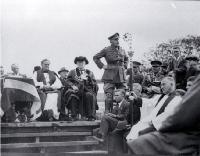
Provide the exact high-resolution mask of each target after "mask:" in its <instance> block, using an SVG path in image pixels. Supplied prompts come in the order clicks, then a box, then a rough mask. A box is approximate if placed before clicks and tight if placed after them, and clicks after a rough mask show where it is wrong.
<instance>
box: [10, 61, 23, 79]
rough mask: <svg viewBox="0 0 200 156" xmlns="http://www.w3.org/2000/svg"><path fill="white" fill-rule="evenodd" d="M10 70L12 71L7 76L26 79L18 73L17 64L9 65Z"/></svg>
mask: <svg viewBox="0 0 200 156" xmlns="http://www.w3.org/2000/svg"><path fill="white" fill-rule="evenodd" d="M11 70H12V72H11V73H8V74H7V76H9V77H21V78H26V75H24V74H20V73H19V66H18V65H17V64H12V65H11Z"/></svg>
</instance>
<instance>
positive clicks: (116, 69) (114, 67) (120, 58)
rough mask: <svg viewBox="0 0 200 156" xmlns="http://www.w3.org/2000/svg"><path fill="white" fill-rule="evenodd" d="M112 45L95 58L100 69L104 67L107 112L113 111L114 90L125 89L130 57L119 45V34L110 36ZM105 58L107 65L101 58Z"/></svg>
mask: <svg viewBox="0 0 200 156" xmlns="http://www.w3.org/2000/svg"><path fill="white" fill-rule="evenodd" d="M108 40H109V41H110V44H111V45H110V46H108V47H106V48H104V49H103V50H101V51H100V52H99V53H97V54H96V55H95V56H94V57H93V60H94V62H95V63H96V64H97V66H98V67H99V68H100V69H102V68H103V69H104V70H105V71H104V74H103V77H102V81H103V82H104V93H105V95H106V99H105V112H111V111H112V105H113V91H114V89H115V88H117V89H125V87H126V86H125V82H126V80H125V68H127V63H128V57H127V55H126V53H125V51H124V50H123V49H122V48H121V47H120V46H119V34H118V33H116V34H114V35H112V36H110V37H108ZM103 57H104V58H105V60H106V62H107V65H104V64H103V63H102V61H101V60H100V59H101V58H103Z"/></svg>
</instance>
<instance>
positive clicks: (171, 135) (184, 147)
mask: <svg viewBox="0 0 200 156" xmlns="http://www.w3.org/2000/svg"><path fill="white" fill-rule="evenodd" d="M199 100H200V76H198V77H197V78H196V80H195V81H194V84H193V86H192V87H191V89H189V90H188V92H187V93H186V94H185V95H184V97H183V99H182V100H181V101H180V102H176V103H174V107H171V108H173V109H171V111H170V112H171V113H170V115H165V112H164V113H163V115H162V114H161V115H162V116H165V117H164V118H162V124H159V126H156V127H157V128H156V129H157V131H154V132H150V133H147V134H144V135H142V136H140V137H138V139H136V140H133V141H132V142H129V143H128V144H129V147H130V149H131V151H132V153H134V154H144V155H145V154H150V155H159V154H163V155H199V146H200V137H199V136H200V113H199V109H200V105H199ZM166 109H167V108H166Z"/></svg>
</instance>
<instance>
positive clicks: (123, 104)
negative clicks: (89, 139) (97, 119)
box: [95, 89, 129, 142]
mask: <svg viewBox="0 0 200 156" xmlns="http://www.w3.org/2000/svg"><path fill="white" fill-rule="evenodd" d="M114 100H115V101H116V103H117V104H116V106H114V108H113V111H112V113H107V114H105V115H104V116H103V118H102V119H101V124H100V129H99V132H98V133H97V136H95V138H96V139H97V140H99V141H101V142H104V139H105V138H106V137H107V136H108V133H109V132H112V131H113V130H115V129H116V128H117V129H125V128H126V125H127V124H128V122H127V118H128V114H129V103H128V102H127V101H126V100H125V91H124V90H123V89H117V90H115V92H114Z"/></svg>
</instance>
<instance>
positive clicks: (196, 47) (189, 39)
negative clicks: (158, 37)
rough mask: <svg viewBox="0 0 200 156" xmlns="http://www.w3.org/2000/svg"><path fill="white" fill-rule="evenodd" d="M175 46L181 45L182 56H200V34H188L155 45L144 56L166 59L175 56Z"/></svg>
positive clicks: (148, 58) (152, 58)
mask: <svg viewBox="0 0 200 156" xmlns="http://www.w3.org/2000/svg"><path fill="white" fill-rule="evenodd" d="M173 47H179V49H180V52H181V55H182V56H188V55H191V54H193V55H196V56H198V57H200V36H193V35H188V36H186V37H184V38H178V39H173V40H169V41H168V42H166V43H160V44H157V45H156V46H155V47H153V48H150V50H149V52H148V53H145V54H144V57H145V58H146V59H147V60H148V61H151V60H154V59H157V60H160V61H165V60H167V59H169V57H171V56H173V51H172V48H173Z"/></svg>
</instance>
